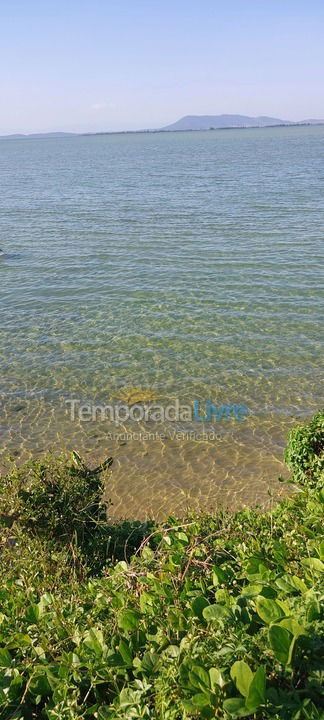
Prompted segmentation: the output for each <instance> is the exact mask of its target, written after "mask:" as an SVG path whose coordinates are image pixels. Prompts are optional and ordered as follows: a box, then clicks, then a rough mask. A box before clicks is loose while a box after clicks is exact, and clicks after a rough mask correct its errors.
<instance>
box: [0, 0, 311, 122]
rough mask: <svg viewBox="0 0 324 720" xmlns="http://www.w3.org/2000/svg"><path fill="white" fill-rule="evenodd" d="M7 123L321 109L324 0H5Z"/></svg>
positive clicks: (291, 115) (289, 114)
mask: <svg viewBox="0 0 324 720" xmlns="http://www.w3.org/2000/svg"><path fill="white" fill-rule="evenodd" d="M0 26H1V35H2V38H1V40H2V42H1V50H0V59H1V70H0V78H1V88H2V91H1V99H2V103H1V105H2V109H1V114H0V135H7V134H13V133H24V134H25V133H26V134H27V133H39V132H53V131H56V132H60V131H64V132H81V133H82V132H110V131H124V130H141V129H148V128H160V127H163V126H166V125H169V124H172V123H174V122H175V121H177V120H178V119H179V118H181V117H183V116H185V115H219V114H223V113H224V114H241V115H249V116H258V115H267V116H272V117H277V118H281V119H283V120H293V121H297V122H298V121H301V120H305V119H308V118H318V119H321V118H324V97H323V93H322V92H321V88H322V68H323V65H324V46H323V43H322V37H323V30H324V7H323V6H322V4H321V3H320V2H319V0H310V2H309V3H307V5H305V3H303V2H302V1H301V0H300V1H298V0H297V2H292V0H287V2H286V3H285V6H284V7H282V4H281V3H280V2H279V0H275V1H274V2H272V3H265V4H262V5H261V4H260V3H259V2H257V1H256V0H247V2H246V3H244V4H243V3H241V2H239V0H233V2H232V3H231V5H230V6H228V5H227V6H226V7H223V6H222V4H220V3H215V2H212V0H204V2H203V3H202V4H201V5H200V6H199V7H198V6H197V5H196V3H193V2H190V1H189V2H184V0H179V2H178V3H177V4H176V6H174V4H173V3H171V1H170V0H165V2H164V3H163V5H162V4H161V5H159V6H152V4H151V3H149V2H148V0H139V2H138V3H136V4H132V3H131V2H130V0H122V1H121V2H120V3H119V4H118V6H117V5H114V4H111V3H105V2H103V1H102V0H94V2H91V3H90V2H89V0H84V1H83V2H82V1H81V2H78V3H77V2H76V0H71V2H70V3H69V6H68V7H66V6H65V4H64V3H63V0H58V2H57V3H56V4H55V5H54V4H50V5H47V6H44V5H43V4H42V3H41V2H40V1H39V0H30V2H29V3H28V5H23V4H22V2H21V0H13V2H10V3H9V1H8V0H4V2H3V3H2V5H1V9H0Z"/></svg>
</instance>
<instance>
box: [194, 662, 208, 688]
mask: <svg viewBox="0 0 324 720" xmlns="http://www.w3.org/2000/svg"><path fill="white" fill-rule="evenodd" d="M189 680H190V684H191V685H192V687H194V688H199V689H200V690H205V689H209V688H210V678H209V673H208V672H207V670H205V668H203V667H201V666H200V665H193V667H192V669H191V671H190V672H189Z"/></svg>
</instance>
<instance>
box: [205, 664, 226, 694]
mask: <svg viewBox="0 0 324 720" xmlns="http://www.w3.org/2000/svg"><path fill="white" fill-rule="evenodd" d="M209 680H210V687H211V689H212V690H213V692H214V691H215V690H216V688H217V687H220V688H222V687H223V686H224V685H225V680H224V679H223V677H222V674H221V672H220V670H218V668H210V670H209Z"/></svg>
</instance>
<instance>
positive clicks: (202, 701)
mask: <svg viewBox="0 0 324 720" xmlns="http://www.w3.org/2000/svg"><path fill="white" fill-rule="evenodd" d="M190 700H191V702H192V704H193V705H194V706H195V707H196V708H199V709H200V708H203V707H206V705H209V704H210V694H209V693H208V694H207V693H196V694H195V695H193V696H192V697H191V698H190Z"/></svg>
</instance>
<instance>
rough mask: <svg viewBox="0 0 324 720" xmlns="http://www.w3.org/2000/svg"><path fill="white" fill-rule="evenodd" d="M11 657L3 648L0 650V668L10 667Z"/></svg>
mask: <svg viewBox="0 0 324 720" xmlns="http://www.w3.org/2000/svg"><path fill="white" fill-rule="evenodd" d="M11 662H12V660H11V655H10V653H9V652H8V650H6V649H5V648H0V668H1V667H2V668H9V667H11Z"/></svg>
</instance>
